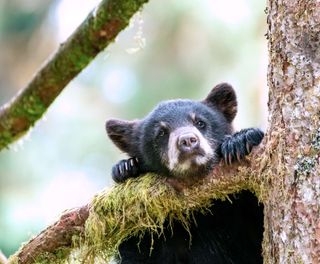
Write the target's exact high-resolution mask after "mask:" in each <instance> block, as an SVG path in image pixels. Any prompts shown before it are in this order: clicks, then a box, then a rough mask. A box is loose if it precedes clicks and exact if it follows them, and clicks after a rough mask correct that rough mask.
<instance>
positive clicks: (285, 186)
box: [261, 0, 320, 264]
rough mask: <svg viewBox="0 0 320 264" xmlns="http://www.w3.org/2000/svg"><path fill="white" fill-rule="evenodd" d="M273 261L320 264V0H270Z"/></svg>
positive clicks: (267, 252)
mask: <svg viewBox="0 0 320 264" xmlns="http://www.w3.org/2000/svg"><path fill="white" fill-rule="evenodd" d="M268 26H269V29H268V37H269V69H268V85H269V103H268V105H269V116H270V119H269V121H270V123H269V129H268V132H267V136H266V137H267V144H266V150H265V153H264V154H263V155H264V158H263V159H264V160H265V162H266V164H265V166H264V168H261V170H264V171H263V173H262V174H261V176H262V177H265V179H264V184H265V187H264V189H265V192H266V193H265V198H264V205H265V237H264V261H265V263H286V264H287V263H314V264H315V263H320V174H319V171H320V165H319V163H320V158H319V157H320V156H319V152H320V129H319V127H320V122H319V119H320V2H319V1H317V0H305V1H297V0H295V1H292V0H278V1H273V0H269V1H268Z"/></svg>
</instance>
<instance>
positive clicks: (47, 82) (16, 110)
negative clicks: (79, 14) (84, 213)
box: [0, 0, 148, 151]
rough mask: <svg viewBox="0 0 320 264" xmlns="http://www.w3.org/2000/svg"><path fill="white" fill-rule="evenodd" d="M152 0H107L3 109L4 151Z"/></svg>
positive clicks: (0, 126) (0, 113)
mask: <svg viewBox="0 0 320 264" xmlns="http://www.w3.org/2000/svg"><path fill="white" fill-rule="evenodd" d="M146 2H148V0H104V1H102V2H101V3H100V5H99V6H98V7H97V8H96V9H95V10H94V11H92V12H91V13H90V14H89V16H88V17H87V19H86V20H85V21H84V22H83V23H82V24H81V25H80V26H79V27H78V29H77V30H76V31H75V32H74V33H73V34H72V35H71V36H70V37H69V39H68V40H67V41H66V42H65V43H63V44H61V45H60V48H59V49H58V51H57V52H56V53H55V54H54V55H53V57H52V58H51V59H50V60H49V61H48V62H47V63H46V64H45V65H44V66H43V67H42V68H41V69H40V70H39V72H38V73H37V74H36V75H35V76H34V77H33V79H32V80H31V81H30V83H29V84H28V85H27V86H26V87H25V88H24V89H23V90H22V91H21V92H20V93H19V94H18V95H17V96H16V97H15V98H13V100H12V101H11V102H10V103H8V104H6V105H4V106H3V107H2V108H0V151H1V150H2V149H3V148H5V147H7V146H8V145H9V144H10V143H12V142H14V141H15V140H16V139H18V138H19V137H20V136H22V135H23V134H24V133H25V132H27V130H28V129H29V128H30V127H31V126H33V125H34V123H35V122H36V121H37V120H39V119H40V118H41V117H42V115H43V114H44V113H45V111H46V110H47V109H48V107H49V106H50V104H51V103H52V102H53V101H54V99H55V98H56V97H57V96H58V95H59V94H60V93H61V91H62V90H63V89H64V88H65V87H66V85H67V84H68V83H69V82H70V81H71V80H72V79H73V78H74V77H76V76H77V75H78V74H79V73H80V72H81V71H82V70H83V69H84V68H85V67H86V66H87V65H88V64H89V63H90V61H91V60H92V59H93V58H94V57H95V56H96V55H97V54H98V53H99V52H100V51H102V50H103V49H104V48H105V47H106V46H108V45H109V44H110V43H111V42H112V41H113V40H114V39H115V37H116V36H117V35H118V33H119V32H120V31H121V30H122V29H124V28H125V27H126V26H127V25H128V24H129V21H130V18H131V17H132V16H133V15H134V14H135V13H136V12H137V11H138V10H139V8H141V7H142V5H143V4H144V3H146Z"/></svg>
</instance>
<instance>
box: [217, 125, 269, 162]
mask: <svg viewBox="0 0 320 264" xmlns="http://www.w3.org/2000/svg"><path fill="white" fill-rule="evenodd" d="M263 136H264V133H263V132H262V131H261V130H260V129H257V128H248V129H243V130H241V131H239V132H237V133H235V134H233V135H232V136H226V137H225V139H224V141H223V142H222V144H221V146H220V149H219V150H218V153H219V154H220V155H221V157H222V158H223V160H224V162H225V163H226V164H231V163H232V162H234V161H240V160H242V159H243V158H244V157H245V156H246V155H248V154H249V153H250V152H251V150H252V148H253V147H254V146H257V145H259V144H260V142H261V140H262V139H263Z"/></svg>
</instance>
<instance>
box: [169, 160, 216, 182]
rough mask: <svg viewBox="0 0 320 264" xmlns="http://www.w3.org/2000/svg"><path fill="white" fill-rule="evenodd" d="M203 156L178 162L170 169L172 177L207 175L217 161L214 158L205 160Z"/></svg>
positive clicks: (183, 177)
mask: <svg viewBox="0 0 320 264" xmlns="http://www.w3.org/2000/svg"><path fill="white" fill-rule="evenodd" d="M203 158H204V157H203V156H195V157H191V158H190V159H187V160H185V161H184V162H181V163H178V164H177V165H176V166H175V168H174V169H173V170H172V171H170V174H171V177H173V178H176V179H202V178H204V177H206V176H207V175H209V174H210V172H211V170H212V169H213V167H214V165H215V161H214V159H213V158H210V159H206V162H204V160H203ZM199 161H200V162H199ZM199 163H200V164H199Z"/></svg>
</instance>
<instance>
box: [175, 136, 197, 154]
mask: <svg viewBox="0 0 320 264" xmlns="http://www.w3.org/2000/svg"><path fill="white" fill-rule="evenodd" d="M198 147H199V139H198V137H197V136H196V135H195V134H193V133H187V134H183V135H181V136H179V139H178V149H179V150H180V151H182V152H192V151H193V150H195V149H197V148H198Z"/></svg>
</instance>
